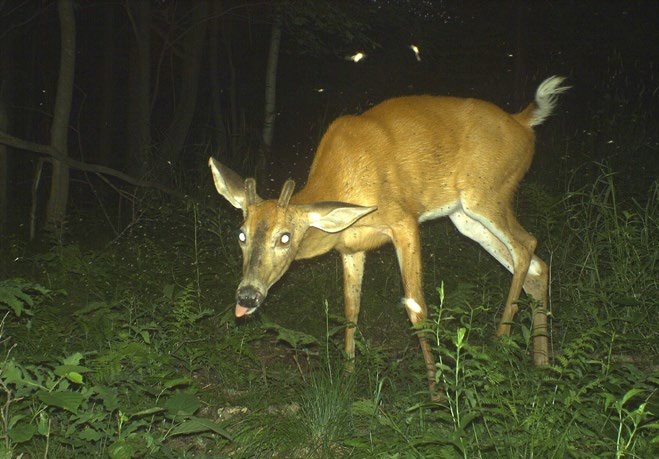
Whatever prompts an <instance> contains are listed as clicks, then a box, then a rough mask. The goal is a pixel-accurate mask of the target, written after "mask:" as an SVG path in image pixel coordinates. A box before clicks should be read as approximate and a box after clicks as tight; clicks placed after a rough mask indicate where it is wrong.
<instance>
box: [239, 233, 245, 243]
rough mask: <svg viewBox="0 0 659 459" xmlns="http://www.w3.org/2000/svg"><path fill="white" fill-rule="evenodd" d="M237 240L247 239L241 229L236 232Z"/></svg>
mask: <svg viewBox="0 0 659 459" xmlns="http://www.w3.org/2000/svg"><path fill="white" fill-rule="evenodd" d="M238 240H239V241H240V242H242V243H244V242H245V241H247V236H245V233H244V232H243V231H239V232H238Z"/></svg>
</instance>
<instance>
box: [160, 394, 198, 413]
mask: <svg viewBox="0 0 659 459" xmlns="http://www.w3.org/2000/svg"><path fill="white" fill-rule="evenodd" d="M199 406H201V402H200V401H199V399H198V398H197V397H195V396H194V395H190V394H186V393H183V392H180V393H178V394H174V395H172V396H171V397H169V398H168V399H167V401H166V402H165V408H167V411H169V413H170V414H173V415H177V416H191V415H193V414H194V413H195V411H197V410H198V409H199Z"/></svg>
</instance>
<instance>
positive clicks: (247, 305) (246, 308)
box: [235, 285, 265, 317]
mask: <svg viewBox="0 0 659 459" xmlns="http://www.w3.org/2000/svg"><path fill="white" fill-rule="evenodd" d="M264 299H265V295H264V294H263V293H261V292H260V291H259V290H257V289H256V288H255V287H254V286H252V285H246V286H244V287H240V288H239V289H238V292H236V312H235V314H236V317H243V316H248V315H250V314H252V313H253V312H254V311H256V310H257V309H258V307H259V306H260V305H261V303H263V300H264Z"/></svg>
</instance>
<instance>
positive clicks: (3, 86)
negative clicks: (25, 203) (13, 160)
mask: <svg viewBox="0 0 659 459" xmlns="http://www.w3.org/2000/svg"><path fill="white" fill-rule="evenodd" d="M0 48H1V49H0V66H1V68H2V73H1V75H2V81H0V129H2V130H5V131H8V130H9V120H10V118H9V104H10V101H9V97H10V94H11V89H10V86H11V80H10V78H11V75H13V73H12V70H11V69H8V68H7V67H8V66H10V65H11V63H12V62H13V61H12V59H7V55H8V54H9V50H10V49H11V48H8V47H5V46H3V44H1V43H0ZM8 150H9V147H8V146H7V145H4V144H2V145H0V254H1V253H2V252H3V250H4V248H5V247H4V245H5V238H4V235H5V234H7V209H8V207H9V188H8V187H9V171H8V166H9V165H8V161H7V160H8V155H7V151H8ZM3 266H4V265H2V264H0V269H2V267H3Z"/></svg>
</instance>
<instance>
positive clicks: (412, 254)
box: [393, 221, 439, 400]
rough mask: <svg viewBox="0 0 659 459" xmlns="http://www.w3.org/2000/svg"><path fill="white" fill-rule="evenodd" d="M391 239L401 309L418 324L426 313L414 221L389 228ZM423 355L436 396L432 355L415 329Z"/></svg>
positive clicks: (435, 370) (418, 244) (435, 369)
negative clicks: (400, 284)
mask: <svg viewBox="0 0 659 459" xmlns="http://www.w3.org/2000/svg"><path fill="white" fill-rule="evenodd" d="M393 242H394V246H395V247H396V255H397V256H398V264H399V266H400V272H401V277H402V279H403V288H404V290H405V309H406V310H407V315H408V316H409V318H410V321H411V322H412V324H414V325H418V324H420V323H422V322H423V321H424V320H426V318H427V316H428V313H427V309H426V302H425V299H424V297H423V286H422V279H423V276H422V271H421V241H420V238H419V229H418V226H417V224H416V221H413V222H409V223H408V224H407V225H405V226H402V227H398V228H397V229H394V231H393ZM417 336H418V337H419V343H420V344H421V351H422V352H423V359H424V361H425V363H426V374H427V377H428V387H429V389H430V395H431V397H432V399H433V400H438V399H439V395H438V393H437V387H436V384H435V373H436V372H437V367H436V365H435V358H434V357H433V355H432V350H431V348H430V343H429V341H428V338H427V337H426V335H425V334H424V333H418V335H417Z"/></svg>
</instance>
